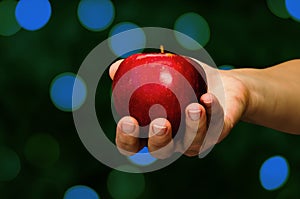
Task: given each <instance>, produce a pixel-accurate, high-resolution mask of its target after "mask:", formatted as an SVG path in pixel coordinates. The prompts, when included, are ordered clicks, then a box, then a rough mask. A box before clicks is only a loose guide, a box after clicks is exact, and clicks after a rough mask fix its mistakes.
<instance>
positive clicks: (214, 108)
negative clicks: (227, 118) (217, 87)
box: [200, 93, 224, 153]
mask: <svg viewBox="0 0 300 199" xmlns="http://www.w3.org/2000/svg"><path fill="white" fill-rule="evenodd" d="M200 102H201V103H202V104H203V105H204V107H205V110H206V113H207V124H208V129H207V133H206V137H205V139H204V141H203V144H202V146H201V149H200V153H202V152H205V151H206V150H208V149H210V148H211V147H213V146H214V145H215V144H217V143H218V141H219V140H220V136H221V133H222V129H223V127H224V111H223V107H222V106H221V104H220V103H219V101H218V99H217V98H216V96H214V95H213V94H211V93H206V94H204V95H202V96H201V98H200Z"/></svg>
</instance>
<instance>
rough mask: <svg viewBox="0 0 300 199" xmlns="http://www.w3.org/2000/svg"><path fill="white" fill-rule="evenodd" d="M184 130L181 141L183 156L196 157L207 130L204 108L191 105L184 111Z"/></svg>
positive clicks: (195, 104)
mask: <svg viewBox="0 0 300 199" xmlns="http://www.w3.org/2000/svg"><path fill="white" fill-rule="evenodd" d="M185 115H186V118H185V123H186V130H185V134H184V139H183V146H184V149H186V148H187V150H185V151H184V154H185V155H186V156H190V157H191V156H196V155H198V154H199V151H200V147H201V145H202V142H203V139H204V137H205V134H206V130H207V128H206V127H207V123H206V122H207V120H206V111H205V108H204V107H203V106H202V105H200V104H198V103H192V104H190V105H188V106H187V107H186V109H185Z"/></svg>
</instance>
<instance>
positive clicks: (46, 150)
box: [24, 134, 59, 168]
mask: <svg viewBox="0 0 300 199" xmlns="http://www.w3.org/2000/svg"><path fill="white" fill-rule="evenodd" d="M24 153H25V157H26V159H27V161H28V162H30V163H31V164H32V165H34V166H36V167H39V168H48V167H51V166H52V165H53V164H54V163H55V162H56V161H57V160H58V158H59V145H58V143H57V141H56V140H55V139H54V138H53V137H52V136H51V135H49V134H36V135H33V136H31V137H30V138H29V139H28V140H27V142H26V145H25V149H24Z"/></svg>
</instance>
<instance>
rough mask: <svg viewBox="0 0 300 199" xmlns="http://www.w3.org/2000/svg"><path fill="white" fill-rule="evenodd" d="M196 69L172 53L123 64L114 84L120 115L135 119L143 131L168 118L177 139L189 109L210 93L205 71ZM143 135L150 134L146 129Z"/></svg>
mask: <svg viewBox="0 0 300 199" xmlns="http://www.w3.org/2000/svg"><path fill="white" fill-rule="evenodd" d="M195 65H196V63H194V62H192V61H191V60H190V59H187V58H184V57H183V56H180V55H176V54H171V53H140V54H134V55H131V56H129V57H128V58H126V59H125V60H124V61H123V62H122V63H121V64H120V66H119V68H118V70H117V72H116V74H115V76H114V80H113V101H114V105H115V108H116V111H117V113H118V115H119V116H120V117H123V116H126V115H130V116H132V117H134V118H135V119H136V120H137V121H138V123H139V125H140V127H145V126H147V125H149V124H150V122H151V120H153V119H155V118H159V117H164V118H166V119H168V120H169V121H170V123H171V125H172V132H173V136H174V135H175V134H176V133H177V131H178V128H179V125H180V121H181V120H182V119H184V118H182V116H184V115H183V114H184V110H185V108H186V106H188V105H189V104H190V103H192V102H199V99H200V96H201V95H202V94H204V93H206V92H207V84H206V78H205V73H204V70H203V69H202V68H201V66H199V64H198V67H197V69H196V68H195ZM193 96H194V97H193ZM158 104H159V105H158ZM151 107H152V108H151ZM162 107H163V108H162ZM183 121H184V120H183ZM141 131H143V132H142V133H147V132H148V130H147V132H145V131H146V129H143V128H141Z"/></svg>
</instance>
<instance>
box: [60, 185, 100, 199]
mask: <svg viewBox="0 0 300 199" xmlns="http://www.w3.org/2000/svg"><path fill="white" fill-rule="evenodd" d="M64 199H99V196H98V194H97V193H96V192H95V191H94V190H93V189H91V188H90V187H87V186H83V185H77V186H74V187H71V188H69V189H68V190H67V191H66V193H65V195H64Z"/></svg>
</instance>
